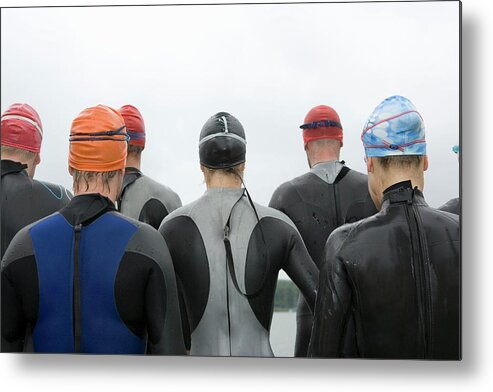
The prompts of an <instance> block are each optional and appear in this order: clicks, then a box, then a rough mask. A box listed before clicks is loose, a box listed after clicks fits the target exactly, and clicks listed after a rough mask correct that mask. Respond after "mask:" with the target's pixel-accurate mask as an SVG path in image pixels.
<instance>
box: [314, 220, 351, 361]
mask: <svg viewBox="0 0 493 392" xmlns="http://www.w3.org/2000/svg"><path fill="white" fill-rule="evenodd" d="M346 230H347V229H345V228H344V227H341V228H339V229H337V230H335V231H334V232H333V233H332V234H331V235H330V237H329V239H328V241H327V244H326V246H325V250H324V257H323V264H322V268H321V269H320V281H319V287H318V294H317V302H316V306H315V317H314V322H313V329H312V336H311V339H310V346H309V349H308V355H309V356H312V357H340V356H342V355H343V350H344V340H345V339H346V340H348V339H349V337H347V336H346V328H347V324H348V320H349V318H350V303H351V288H350V286H349V281H348V277H347V273H346V269H345V266H344V263H343V260H342V258H341V256H340V250H341V247H342V245H343V243H344V239H345V238H346V235H347V233H346Z"/></svg>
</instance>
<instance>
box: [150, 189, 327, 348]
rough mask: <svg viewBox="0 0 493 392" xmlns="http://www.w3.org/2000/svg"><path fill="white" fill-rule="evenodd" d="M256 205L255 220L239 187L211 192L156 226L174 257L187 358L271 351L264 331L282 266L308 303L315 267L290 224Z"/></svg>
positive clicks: (311, 299)
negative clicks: (229, 254)
mask: <svg viewBox="0 0 493 392" xmlns="http://www.w3.org/2000/svg"><path fill="white" fill-rule="evenodd" d="M255 208H256V211H257V213H258V216H259V219H260V220H259V221H257V218H256V215H255V212H254V210H253V208H252V207H251V204H250V203H249V201H248V199H247V197H246V196H245V195H244V190H243V189H209V190H207V191H206V192H205V194H204V195H203V196H202V197H201V198H199V199H198V200H196V201H195V202H193V203H191V204H189V205H186V206H184V207H182V208H179V209H178V210H176V211H174V212H173V213H171V214H170V215H169V216H168V217H166V219H165V220H164V221H163V223H162V225H161V227H160V229H159V231H160V233H161V234H162V235H163V236H164V238H165V240H166V243H167V245H168V247H169V250H170V253H171V256H172V259H173V264H174V267H175V271H176V275H177V281H178V287H179V289H180V291H181V295H182V304H181V305H182V316H183V315H186V316H187V317H186V319H185V324H187V323H188V331H185V340H186V341H187V343H188V345H189V346H190V353H191V354H192V355H214V356H255V357H257V356H263V357H268V356H273V352H272V349H271V346H270V342H269V331H270V325H271V320H272V312H273V305H274V294H275V288H276V284H277V277H278V273H279V270H280V269H283V270H284V271H286V273H287V274H288V275H289V277H290V278H291V279H292V280H293V282H294V283H295V284H296V285H297V286H298V288H299V289H300V291H301V292H302V294H303V295H304V296H305V298H306V300H307V302H308V305H309V306H310V307H312V306H313V302H314V299H315V296H316V285H317V277H318V271H317V267H316V266H315V264H314V263H313V261H312V259H311V257H310V255H309V254H308V251H307V249H306V247H305V245H304V243H303V240H302V239H301V236H300V235H299V233H298V231H297V229H296V226H294V224H293V223H292V222H291V220H290V219H289V218H288V217H287V216H285V215H284V214H282V213H281V212H279V211H277V210H274V209H272V208H269V207H264V206H261V205H258V204H255ZM228 221H229V223H230V224H229V227H230V232H229V235H228V238H229V241H230V243H231V251H232V265H231V264H228V257H227V251H226V247H225V241H224V239H225V226H226V225H227V223H228ZM231 267H233V268H234V270H232V268H231ZM184 329H186V328H184ZM190 340H191V342H190Z"/></svg>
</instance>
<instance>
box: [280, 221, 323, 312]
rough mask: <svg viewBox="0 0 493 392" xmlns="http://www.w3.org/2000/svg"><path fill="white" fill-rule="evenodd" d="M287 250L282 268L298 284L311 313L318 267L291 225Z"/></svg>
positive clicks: (313, 304)
mask: <svg viewBox="0 0 493 392" xmlns="http://www.w3.org/2000/svg"><path fill="white" fill-rule="evenodd" d="M287 252H288V253H287V257H286V262H285V264H284V267H283V269H284V271H286V273H287V274H288V276H289V277H290V278H291V280H292V281H293V282H294V283H295V284H296V286H298V288H299V289H300V292H301V294H302V295H303V297H305V300H306V303H307V304H308V306H309V308H310V310H311V311H312V313H313V309H314V307H315V298H316V295H317V284H318V269H317V266H316V265H315V263H314V262H313V260H312V258H311V257H310V255H309V254H308V250H307V249H306V246H305V243H304V242H303V240H302V239H301V236H300V235H299V233H298V231H297V230H296V229H295V228H294V227H291V226H290V234H289V242H288V251H287Z"/></svg>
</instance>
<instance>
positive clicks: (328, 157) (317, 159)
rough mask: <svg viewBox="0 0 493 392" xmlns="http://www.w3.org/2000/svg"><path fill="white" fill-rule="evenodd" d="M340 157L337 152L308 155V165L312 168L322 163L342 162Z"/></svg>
mask: <svg viewBox="0 0 493 392" xmlns="http://www.w3.org/2000/svg"><path fill="white" fill-rule="evenodd" d="M339 157H340V155H339V153H338V152H337V153H336V152H333V151H323V152H322V151H321V152H319V153H317V154H309V155H308V164H309V165H310V167H313V166H315V165H316V164H318V163H322V162H330V161H339V160H340V158H339Z"/></svg>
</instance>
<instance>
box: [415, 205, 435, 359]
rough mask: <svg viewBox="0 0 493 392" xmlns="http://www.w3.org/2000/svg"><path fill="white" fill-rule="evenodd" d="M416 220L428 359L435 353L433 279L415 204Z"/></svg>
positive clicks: (426, 246) (426, 245)
mask: <svg viewBox="0 0 493 392" xmlns="http://www.w3.org/2000/svg"><path fill="white" fill-rule="evenodd" d="M413 211H414V219H415V220H416V227H417V229H418V238H419V249H420V251H421V260H422V263H423V276H424V284H425V289H424V291H425V309H426V311H425V314H426V326H427V338H426V341H427V347H426V357H427V358H431V357H432V353H433V339H432V331H433V304H432V299H431V278H430V255H429V253H428V244H427V241H426V237H425V235H424V230H423V225H422V224H421V217H420V215H419V211H418V209H417V207H416V206H415V205H414V204H413Z"/></svg>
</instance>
